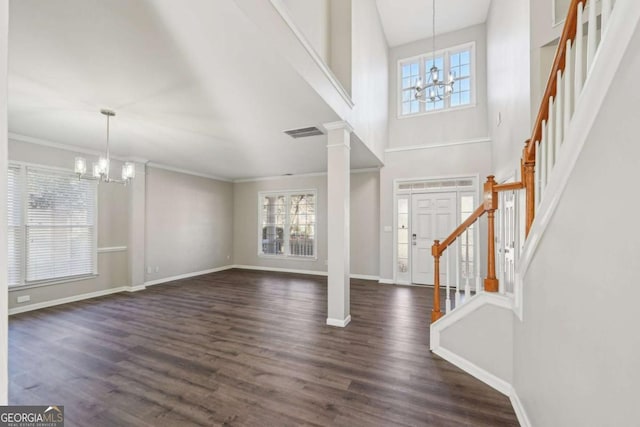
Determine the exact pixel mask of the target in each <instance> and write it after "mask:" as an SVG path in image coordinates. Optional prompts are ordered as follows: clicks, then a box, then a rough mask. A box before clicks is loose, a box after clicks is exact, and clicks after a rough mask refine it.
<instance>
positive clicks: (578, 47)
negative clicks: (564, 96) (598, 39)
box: [573, 3, 584, 105]
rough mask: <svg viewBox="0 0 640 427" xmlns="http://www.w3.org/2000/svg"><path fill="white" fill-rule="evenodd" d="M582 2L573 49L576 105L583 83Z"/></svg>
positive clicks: (574, 101)
mask: <svg viewBox="0 0 640 427" xmlns="http://www.w3.org/2000/svg"><path fill="white" fill-rule="evenodd" d="M583 7H584V6H583V4H582V3H579V4H578V24H577V25H578V27H577V29H576V40H575V43H574V45H575V46H574V51H575V57H576V61H575V66H574V70H575V78H574V84H575V89H574V91H573V97H574V100H573V105H578V97H579V96H580V94H581V93H582V85H583V84H584V73H583V70H584V41H583V40H584V31H583V27H582V14H583Z"/></svg>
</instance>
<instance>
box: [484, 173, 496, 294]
mask: <svg viewBox="0 0 640 427" xmlns="http://www.w3.org/2000/svg"><path fill="white" fill-rule="evenodd" d="M495 185H496V181H495V180H494V176H493V175H489V176H488V177H487V182H485V184H484V210H485V211H486V212H487V224H488V227H489V231H488V236H487V238H488V240H489V249H488V254H487V278H486V279H484V290H485V291H486V292H498V279H497V278H496V248H495V212H496V209H498V192H497V191H495V190H494V186H495Z"/></svg>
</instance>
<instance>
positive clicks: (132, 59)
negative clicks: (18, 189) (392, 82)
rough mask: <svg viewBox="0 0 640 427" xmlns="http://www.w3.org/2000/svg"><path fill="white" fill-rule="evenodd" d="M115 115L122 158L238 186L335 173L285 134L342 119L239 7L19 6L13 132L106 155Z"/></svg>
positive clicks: (318, 143)
mask: <svg viewBox="0 0 640 427" xmlns="http://www.w3.org/2000/svg"><path fill="white" fill-rule="evenodd" d="M186 3H188V4H186ZM104 107H108V108H112V109H114V110H115V111H116V113H117V116H116V117H115V119H114V120H113V121H112V126H111V129H112V131H111V136H112V138H111V141H112V152H113V153H115V154H116V155H118V156H120V157H132V158H143V159H147V160H149V161H151V162H154V163H158V164H164V165H167V166H172V167H174V168H181V169H187V170H190V171H193V172H197V173H201V174H207V175H214V176H220V177H224V178H229V179H239V178H248V177H259V176H274V175H281V174H286V173H292V174H298V173H307V172H319V171H324V170H326V157H327V156H326V148H325V145H326V137H325V136H316V137H311V138H305V139H299V140H294V139H292V138H290V137H288V136H286V135H284V134H283V133H282V131H283V130H286V129H291V128H296V127H304V126H309V125H318V126H319V125H321V124H322V123H326V122H331V121H335V120H337V119H338V117H337V116H336V114H335V113H334V112H333V111H332V110H331V109H330V108H329V107H328V106H327V105H326V104H325V103H324V102H323V101H322V100H321V98H320V97H319V96H318V95H317V94H316V93H315V92H314V91H313V90H312V89H311V88H310V87H309V86H308V85H307V84H306V82H304V80H303V79H302V78H301V77H300V76H299V75H298V74H297V73H296V72H295V71H294V70H293V68H291V67H290V66H289V65H288V63H287V62H286V61H285V60H284V59H283V58H282V57H280V56H279V55H278V54H276V53H275V51H274V50H273V49H271V48H270V46H269V44H268V42H266V41H264V40H263V38H262V37H261V34H260V33H259V32H258V30H257V29H256V28H255V27H254V25H252V24H251V22H250V21H249V20H248V19H247V18H246V17H245V16H244V15H243V14H242V12H241V11H240V9H238V8H237V6H236V4H235V3H234V2H233V0H218V1H210V0H188V1H180V2H178V1H175V0H153V1H150V0H147V1H142V0H139V1H131V0H110V1H108V2H107V1H103V0H47V1H42V0H13V1H11V2H10V35H9V131H10V132H13V133H17V134H21V135H25V136H29V137H34V138H39V139H44V140H48V141H52V142H56V143H63V144H69V145H73V146H78V147H82V148H84V149H92V150H102V149H103V148H104V140H105V119H104V117H103V116H102V115H101V114H99V112H98V111H99V109H100V108H104ZM375 163H376V162H375V160H374V156H373V155H372V154H371V153H369V152H368V150H366V149H364V148H362V147H356V149H355V150H354V151H353V153H352V167H368V166H372V165H374V164H375Z"/></svg>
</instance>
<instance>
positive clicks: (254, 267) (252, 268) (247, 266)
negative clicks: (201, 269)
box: [233, 264, 327, 276]
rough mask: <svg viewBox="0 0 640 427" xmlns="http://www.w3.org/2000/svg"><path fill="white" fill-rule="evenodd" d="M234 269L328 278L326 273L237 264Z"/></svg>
mask: <svg viewBox="0 0 640 427" xmlns="http://www.w3.org/2000/svg"><path fill="white" fill-rule="evenodd" d="M233 268H240V269H243V270H256V271H275V272H277V273H295V274H309V275H311V276H326V275H327V272H326V271H318V270H298V269H293V268H279V267H263V266H261V265H243V264H235V265H234V266H233Z"/></svg>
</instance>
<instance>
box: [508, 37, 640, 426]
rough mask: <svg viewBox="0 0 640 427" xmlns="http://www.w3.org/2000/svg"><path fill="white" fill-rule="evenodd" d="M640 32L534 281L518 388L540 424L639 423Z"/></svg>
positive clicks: (519, 344) (521, 326) (548, 235)
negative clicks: (639, 84) (639, 216)
mask: <svg viewBox="0 0 640 427" xmlns="http://www.w3.org/2000/svg"><path fill="white" fill-rule="evenodd" d="M639 49H640V30H638V29H636V32H635V34H634V38H633V40H632V42H631V44H630V45H629V47H628V48H627V53H626V56H625V58H624V59H623V62H622V64H621V66H620V69H619V71H618V74H617V75H616V80H615V81H614V82H613V85H612V87H611V88H610V90H609V93H608V95H607V97H606V98H605V101H604V104H603V105H602V109H601V111H600V113H599V116H598V117H597V119H596V123H595V125H594V127H593V129H592V130H591V132H590V135H589V137H588V139H587V141H586V145H585V147H584V149H583V151H582V153H581V155H580V157H579V159H578V163H577V164H576V167H575V169H574V171H573V173H572V175H571V177H570V178H569V182H568V185H567V187H566V189H565V191H564V193H563V195H562V198H561V199H560V202H559V205H558V209H557V210H556V212H555V213H554V215H553V217H552V219H551V222H550V224H549V226H548V229H547V230H546V232H545V234H544V236H543V238H542V241H541V242H540V246H539V247H538V249H537V252H536V254H535V256H534V259H533V262H532V264H531V266H530V268H529V271H528V273H527V274H526V276H525V287H524V295H523V298H524V313H523V315H524V322H523V323H517V324H516V327H515V330H514V343H515V344H514V385H515V388H516V390H517V392H518V396H519V397H520V399H521V400H522V402H523V404H524V407H525V409H526V411H527V414H528V416H529V418H530V419H531V422H532V424H533V425H534V426H550V425H554V426H555V425H557V426H594V427H595V426H628V425H637V422H638V420H639V419H640V407H639V406H638V384H640V364H639V355H640V334H638V332H637V325H638V308H637V301H638V300H640V287H639V286H638V278H639V277H640V267H639V264H638V260H639V259H640V239H638V232H637V226H636V225H635V224H636V223H637V219H638V209H639V208H640V201H639V200H638V198H637V196H636V195H637V193H638V189H637V181H638V178H637V173H638V166H640V162H639V161H638V159H639V158H640V144H638V134H640V121H638V108H637V106H638V104H639V103H640V86H638V84H637V76H638V72H639V71H640V56H638V55H637V52H638V50H639Z"/></svg>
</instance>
